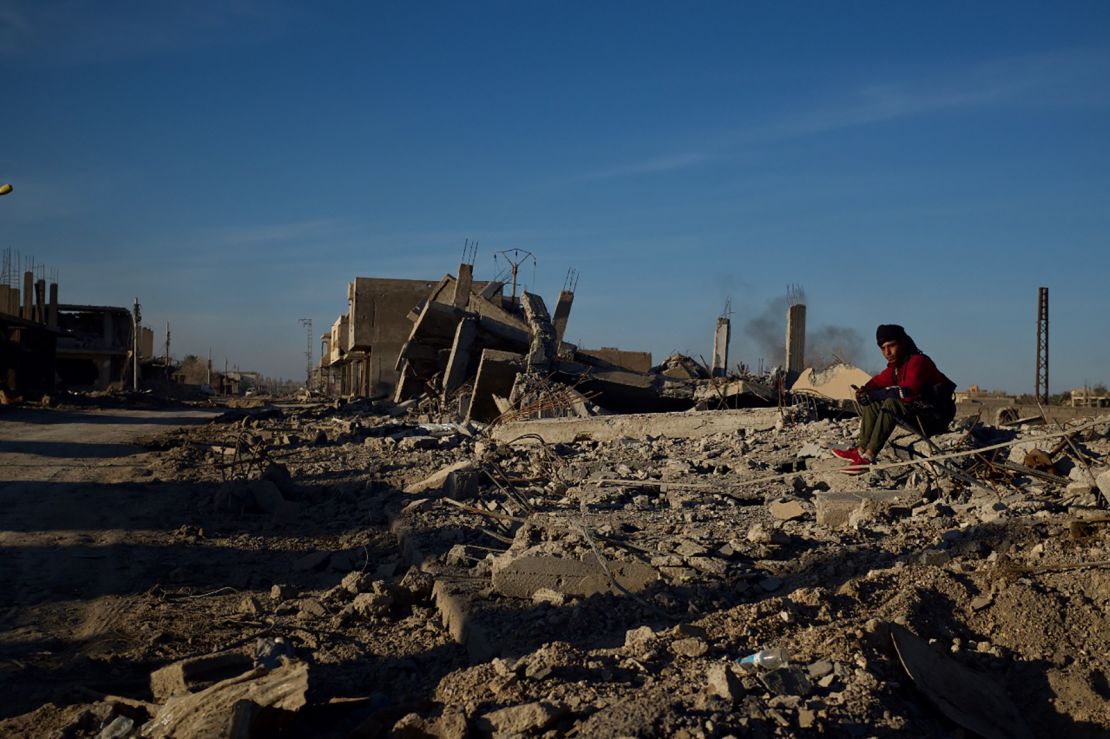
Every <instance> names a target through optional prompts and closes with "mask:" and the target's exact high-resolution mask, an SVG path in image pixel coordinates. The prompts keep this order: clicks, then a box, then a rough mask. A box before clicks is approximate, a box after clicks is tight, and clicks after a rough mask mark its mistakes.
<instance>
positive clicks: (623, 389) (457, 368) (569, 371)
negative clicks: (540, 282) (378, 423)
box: [393, 264, 778, 423]
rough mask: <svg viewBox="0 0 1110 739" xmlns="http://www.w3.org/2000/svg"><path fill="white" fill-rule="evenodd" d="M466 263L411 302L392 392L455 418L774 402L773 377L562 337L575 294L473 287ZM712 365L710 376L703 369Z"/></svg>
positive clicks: (489, 285) (496, 285)
mask: <svg viewBox="0 0 1110 739" xmlns="http://www.w3.org/2000/svg"><path fill="white" fill-rule="evenodd" d="M469 268H470V265H467V264H463V265H461V266H460V270H459V277H458V278H456V277H454V276H452V275H445V276H444V278H443V279H442V280H440V281H439V283H438V284H436V286H435V287H434V288H433V289H432V290H431V291H430V292H429V294H428V296H427V298H426V299H424V300H423V301H422V302H421V303H420V304H419V305H417V306H415V307H414V308H413V310H412V311H411V312H410V313H409V315H408V318H409V320H410V321H412V330H411V333H410V334H409V337H408V340H407V341H406V342H405V344H404V346H403V347H402V348H401V350H400V353H399V355H398V359H397V370H398V371H399V372H400V380H399V381H398V383H397V385H396V389H395V391H394V394H393V400H394V401H396V402H402V401H405V400H408V399H411V398H414V397H418V396H421V395H423V396H424V397H427V398H433V399H436V400H438V401H439V402H441V403H443V404H444V408H445V410H449V411H450V412H452V413H453V414H454V415H455V416H457V417H458V418H459V419H465V420H467V421H476V422H482V423H489V422H492V421H494V420H497V419H498V418H500V417H501V416H502V415H504V414H506V413H509V414H516V415H519V414H520V413H521V411H522V409H523V410H524V412H526V413H528V414H530V415H533V416H535V417H557V416H587V415H595V414H598V413H608V412H617V413H626V412H653V411H674V410H684V409H688V408H693V407H698V408H728V407H745V406H748V407H750V406H758V405H774V404H775V403H777V401H778V396H777V393H776V392H775V391H774V385H773V382H774V379H773V378H753V377H743V378H742V377H727V376H725V375H726V372H725V368H724V367H719V368H716V369H717V371H716V373H714V372H713V369H714V368H706V367H703V366H702V365H700V364H698V363H697V362H695V361H694V360H692V359H691V358H689V357H686V356H683V355H678V354H676V355H672V356H671V357H668V358H667V359H666V360H665V361H664V362H663V363H662V364H660V365H659V366H656V367H652V366H651V355H650V354H649V353H647V352H632V351H622V350H619V349H613V348H602V349H583V348H580V347H577V346H575V345H574V344H570V343H568V342H566V341H564V340H563V335H564V332H565V330H566V325H567V319H568V317H569V314H570V306H571V302H572V300H573V298H574V294H573V293H572V292H569V291H563V292H562V293H561V294H560V296H559V300H558V304H557V305H556V309H555V315H554V317H552V316H551V314H550V313H549V312H548V309H547V306H546V305H545V303H544V301H543V299H542V298H541V297H540V296H538V295H535V294H533V293H530V292H527V291H524V292H522V293H521V295H520V296H519V297H518V296H516V295H515V294H514V295H512V296H509V297H505V296H504V295H503V294H502V290H503V287H504V286H503V284H502V283H500V282H490V283H485V284H484V285H483V287H482V289H478V288H477V287H476V286H474V284H473V282H472V280H471V271H470V269H469ZM711 375H715V376H711Z"/></svg>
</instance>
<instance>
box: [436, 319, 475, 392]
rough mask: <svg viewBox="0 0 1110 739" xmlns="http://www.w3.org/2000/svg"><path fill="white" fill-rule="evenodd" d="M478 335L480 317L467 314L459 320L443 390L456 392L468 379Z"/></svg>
mask: <svg viewBox="0 0 1110 739" xmlns="http://www.w3.org/2000/svg"><path fill="white" fill-rule="evenodd" d="M477 335H478V319H477V318H475V317H473V316H467V317H466V318H464V319H462V320H461V321H459V326H458V328H457V329H455V340H454V341H453V342H452V343H451V356H450V357H449V358H448V360H447V369H446V370H445V371H444V373H443V392H444V394H446V393H451V392H454V391H455V390H456V389H457V388H458V387H459V386H460V385H462V384H463V382H464V381H465V380H466V370H467V368H468V367H469V366H470V348H471V347H472V346H473V345H474V339H475V337H476V336H477Z"/></svg>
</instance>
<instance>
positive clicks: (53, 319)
mask: <svg viewBox="0 0 1110 739" xmlns="http://www.w3.org/2000/svg"><path fill="white" fill-rule="evenodd" d="M46 325H48V326H50V328H58V283H56V282H51V283H50V303H49V305H47V308H46Z"/></svg>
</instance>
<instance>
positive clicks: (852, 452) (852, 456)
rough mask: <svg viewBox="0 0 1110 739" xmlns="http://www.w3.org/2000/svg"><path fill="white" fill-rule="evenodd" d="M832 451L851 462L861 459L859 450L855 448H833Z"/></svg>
mask: <svg viewBox="0 0 1110 739" xmlns="http://www.w3.org/2000/svg"><path fill="white" fill-rule="evenodd" d="M832 453H833V454H835V455H836V456H838V457H840V458H841V459H846V460H848V461H849V462H855V461H856V460H857V459H859V452H858V451H857V450H856V449H855V448H850V449H833V450H832Z"/></svg>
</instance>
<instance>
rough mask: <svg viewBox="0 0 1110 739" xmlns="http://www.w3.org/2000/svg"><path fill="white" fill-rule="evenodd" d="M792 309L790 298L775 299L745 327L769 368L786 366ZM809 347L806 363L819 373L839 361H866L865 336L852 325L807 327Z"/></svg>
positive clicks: (807, 348)
mask: <svg viewBox="0 0 1110 739" xmlns="http://www.w3.org/2000/svg"><path fill="white" fill-rule="evenodd" d="M789 308H790V300H789V299H788V298H787V297H785V296H780V297H777V298H773V299H771V300H769V301H768V302H767V305H766V306H764V308H763V310H762V311H761V312H760V313H759V315H757V316H756V317H754V318H752V319H750V320H749V321H748V322H747V323H745V324H744V333H745V334H746V335H747V336H748V337H749V338H751V339H752V341H754V342H755V345H756V348H757V350H758V351H759V352H760V354H761V356H762V358H763V359H764V360H765V361H766V363H767V365H768V366H771V367H774V366H776V365H777V366H782V365H784V364H785V363H786V312H787V309H789ZM810 315H812V314H810ZM805 346H806V352H805V360H806V361H805V364H806V366H807V367H813V368H814V369H815V370H822V369H824V368H826V367H828V366H829V365H830V364H834V363H835V362H837V361H843V362H848V363H849V364H858V363H859V362H860V361H861V360H862V359H863V348H864V343H863V337H862V336H860V333H859V332H858V331H856V330H855V329H854V328H851V327H849V326H808V325H807V326H806V345H805Z"/></svg>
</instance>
